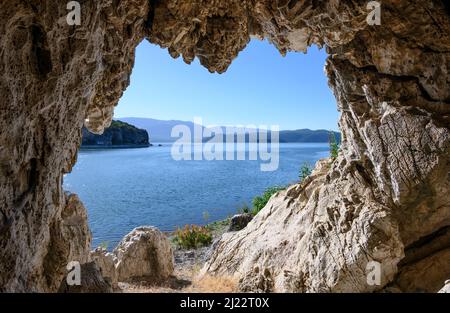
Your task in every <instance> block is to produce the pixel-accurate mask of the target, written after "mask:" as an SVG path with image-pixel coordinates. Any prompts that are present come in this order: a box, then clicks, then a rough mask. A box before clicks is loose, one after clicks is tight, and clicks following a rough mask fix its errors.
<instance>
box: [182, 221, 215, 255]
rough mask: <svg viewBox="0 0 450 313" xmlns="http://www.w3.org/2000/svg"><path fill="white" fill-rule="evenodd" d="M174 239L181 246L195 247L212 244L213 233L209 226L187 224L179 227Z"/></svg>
mask: <svg viewBox="0 0 450 313" xmlns="http://www.w3.org/2000/svg"><path fill="white" fill-rule="evenodd" d="M174 241H175V243H176V244H177V245H178V246H179V247H181V248H184V249H194V248H198V247H203V246H207V245H210V244H211V242H212V235H211V232H210V230H209V229H208V228H207V227H204V226H197V225H186V226H185V227H184V228H181V229H180V228H179V229H177V231H176V232H175V238H174Z"/></svg>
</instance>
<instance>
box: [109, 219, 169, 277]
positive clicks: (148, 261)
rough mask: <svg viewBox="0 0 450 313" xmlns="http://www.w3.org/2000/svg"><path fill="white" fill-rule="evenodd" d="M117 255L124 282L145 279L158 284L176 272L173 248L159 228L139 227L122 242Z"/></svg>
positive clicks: (118, 267)
mask: <svg viewBox="0 0 450 313" xmlns="http://www.w3.org/2000/svg"><path fill="white" fill-rule="evenodd" d="M113 253H114V255H115V257H116V258H117V260H116V261H115V267H116V273H117V279H118V281H120V282H124V281H129V280H132V279H134V278H141V277H146V278H147V279H152V280H153V281H155V282H157V281H160V280H164V279H166V278H168V277H169V276H170V275H172V273H173V269H174V267H173V263H174V260H173V251H172V245H171V243H170V241H169V239H168V238H167V237H166V236H165V235H164V234H163V233H162V232H161V231H159V230H158V229H157V228H155V227H149V226H140V227H137V228H135V229H134V230H133V231H132V232H130V233H129V234H128V235H126V236H125V237H124V238H123V239H122V240H121V241H120V242H119V244H118V245H117V247H116V248H115V249H114V251H113Z"/></svg>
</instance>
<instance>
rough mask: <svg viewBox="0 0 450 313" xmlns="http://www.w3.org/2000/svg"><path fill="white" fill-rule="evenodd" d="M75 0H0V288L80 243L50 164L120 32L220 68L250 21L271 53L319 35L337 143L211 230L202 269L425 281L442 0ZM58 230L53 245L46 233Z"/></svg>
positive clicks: (77, 123)
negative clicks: (325, 160) (376, 273)
mask: <svg viewBox="0 0 450 313" xmlns="http://www.w3.org/2000/svg"><path fill="white" fill-rule="evenodd" d="M80 3H81V5H82V23H81V25H79V26H69V25H68V24H67V22H66V14H67V13H68V11H67V9H66V5H67V3H65V2H58V1H46V2H45V1H38V0H31V1H21V0H5V1H2V2H1V3H0V20H1V21H2V22H1V23H0V56H1V58H0V73H2V74H1V76H0V128H1V132H0V291H56V290H57V289H58V287H59V283H60V282H61V278H62V277H61V275H63V274H62V273H64V268H65V266H66V264H67V263H68V262H69V261H70V260H71V259H72V258H74V257H77V258H83V257H86V258H87V257H88V255H89V252H88V249H86V247H85V241H84V240H85V238H87V237H86V236H88V233H87V232H86V230H85V229H84V226H77V227H76V228H74V229H77V230H74V229H72V228H70V227H69V228H67V227H65V226H63V225H64V223H63V221H64V219H63V218H62V216H63V215H64V213H63V212H64V211H65V210H67V206H66V203H67V199H66V196H65V195H64V192H63V191H62V187H61V186H62V178H63V174H64V173H67V172H70V170H71V168H72V166H73V165H74V163H75V161H76V153H77V149H78V148H79V145H80V143H81V128H82V126H83V124H84V125H85V126H86V127H87V128H88V129H90V130H91V131H94V132H96V133H101V132H102V131H103V130H104V128H105V127H107V126H108V125H109V124H110V122H111V119H112V113H113V109H114V106H115V105H116V103H117V102H118V99H119V98H120V96H121V95H122V93H123V91H124V89H125V88H126V86H127V85H128V84H129V76H130V72H131V68H132V66H133V59H134V49H135V47H136V45H137V44H138V43H139V42H140V41H141V40H143V39H144V38H147V39H148V40H150V41H151V42H153V43H156V44H159V45H160V46H162V47H164V48H167V49H168V52H169V53H170V54H171V55H172V56H173V57H178V56H182V57H183V59H184V60H185V61H186V62H188V63H189V62H191V61H192V60H193V59H194V58H195V57H198V58H199V60H200V62H201V63H202V64H203V65H204V66H205V67H207V68H208V69H209V70H210V71H217V72H224V71H225V70H226V69H227V67H228V66H229V64H230V63H231V62H232V60H233V59H234V58H235V57H236V56H237V55H238V53H239V52H240V51H241V50H242V49H244V48H245V46H246V44H247V43H248V42H249V40H250V38H251V36H253V37H258V38H267V39H269V40H270V41H271V42H272V43H273V44H274V45H275V46H276V47H277V48H278V49H279V50H280V52H281V53H282V54H285V53H287V52H289V51H306V49H307V47H308V46H310V45H312V44H317V45H320V46H324V45H325V46H326V47H327V51H328V53H329V54H330V57H329V59H328V61H327V66H326V73H327V75H328V78H329V84H330V86H331V88H332V89H333V91H334V93H335V96H336V99H337V103H338V108H339V110H340V112H341V117H340V122H339V125H340V128H341V131H342V149H341V153H340V155H339V157H338V158H337V159H336V161H335V162H334V163H333V164H332V165H330V166H325V164H322V163H321V166H322V168H319V169H316V171H315V174H314V175H313V177H311V178H310V179H309V180H307V182H304V183H303V184H302V185H297V186H294V187H292V188H290V189H289V190H288V191H286V192H283V193H280V194H279V195H278V196H276V197H273V198H272V200H271V201H270V202H269V204H268V205H267V206H266V208H264V209H263V210H262V211H261V212H260V214H258V216H257V217H256V218H255V219H254V220H252V221H251V222H250V223H249V225H248V226H247V227H246V228H245V229H243V230H242V231H240V232H236V233H233V234H227V235H225V236H224V237H223V239H222V240H221V241H220V242H219V244H218V247H217V250H216V252H215V253H214V255H213V256H212V259H211V261H210V262H209V263H208V264H207V266H206V267H205V271H208V272H209V273H211V274H214V273H224V272H226V273H228V274H232V275H235V276H237V277H238V278H240V280H241V288H242V289H243V290H249V291H256V290H267V291H330V292H337V291H372V290H380V289H383V288H385V287H386V288H389V286H391V285H392V286H393V285H399V286H400V289H401V288H405V289H406V291H408V290H415V289H417V288H419V289H422V288H424V289H425V290H426V291H437V290H434V288H436V287H435V286H437V282H435V281H434V280H438V279H441V278H440V276H442V275H441V274H442V273H447V271H448V266H450V262H442V261H439V260H438V259H440V257H439V256H441V257H446V256H447V254H446V251H447V250H448V248H449V247H450V243H449V241H448V240H444V239H442V238H446V237H442V236H441V234H442V232H443V230H445V229H446V227H448V226H449V225H450V199H449V195H450V174H449V170H450V160H449V158H450V157H449V156H450V153H449V152H450V145H449V141H450V130H449V128H450V126H449V125H450V88H449V86H450V73H449V68H450V8H449V5H448V1H444V0H436V1H420V0H385V1H382V22H381V25H379V26H376V25H375V26H369V25H368V23H367V22H366V17H367V15H368V10H367V7H366V5H367V1H362V0H361V1H310V0H303V1H294V0H292V1H286V0H230V1H224V2H220V1H212V0H205V1H194V0H186V1H178V0H167V1H146V0H126V1H106V0H104V1H80ZM149 75H151V73H149ZM298 75H302V73H301V72H299V73H298ZM77 225H82V223H78V224H77ZM83 229H84V230H83ZM72 231H73V236H74V237H72V234H71V235H70V237H67V243H68V244H69V246H70V247H69V248H67V247H66V246H63V245H62V244H61V243H60V239H62V238H66V237H65V236H66V235H67V234H69V233H70V232H72ZM80 238H81V239H80ZM83 238H84V239H83ZM429 247H433V248H429ZM435 247H438V248H435ZM83 251H84V253H82V252H83ZM231 252H232V253H231ZM72 254H73V255H72ZM78 254H82V255H78ZM369 260H375V261H378V262H380V263H381V265H382V283H381V285H380V286H370V285H368V284H367V282H366V273H365V266H366V264H367V262H368V261H369ZM405 260H406V261H405ZM430 260H431V261H430ZM444 261H445V260H444ZM430 264H432V265H430ZM437 264H440V265H439V266H440V267H441V269H440V270H436V271H437V273H436V275H434V274H433V275H432V277H428V278H424V279H426V280H428V281H426V282H423V281H421V282H420V284H418V283H417V281H418V278H419V277H422V276H421V275H422V274H421V273H422V272H423V267H424V266H432V267H433V269H435V268H436V266H438V265H437ZM438 272H439V273H438ZM402 273H404V274H402ZM402 277H404V278H402ZM415 281H416V282H415ZM440 284H441V286H442V281H441V282H440ZM439 288H440V287H439Z"/></svg>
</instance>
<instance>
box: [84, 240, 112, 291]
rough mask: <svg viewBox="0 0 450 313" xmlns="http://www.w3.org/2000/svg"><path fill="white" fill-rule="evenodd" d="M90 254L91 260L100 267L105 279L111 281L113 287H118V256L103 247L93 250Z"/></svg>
mask: <svg viewBox="0 0 450 313" xmlns="http://www.w3.org/2000/svg"><path fill="white" fill-rule="evenodd" d="M90 256H91V260H92V261H94V262H95V263H96V264H97V266H98V267H99V268H100V271H101V273H102V276H103V277H104V278H105V280H107V281H109V282H110V283H111V285H112V287H113V288H117V283H118V281H117V272H116V265H115V261H116V259H117V258H116V256H115V255H114V254H112V253H110V252H108V251H107V250H106V249H104V248H101V247H98V248H96V249H95V250H93V251H91V255H90Z"/></svg>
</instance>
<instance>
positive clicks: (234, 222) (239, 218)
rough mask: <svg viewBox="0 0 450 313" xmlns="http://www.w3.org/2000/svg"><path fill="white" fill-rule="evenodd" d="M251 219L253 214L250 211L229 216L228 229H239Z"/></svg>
mask: <svg viewBox="0 0 450 313" xmlns="http://www.w3.org/2000/svg"><path fill="white" fill-rule="evenodd" d="M252 219H253V214H251V213H244V214H236V215H234V216H233V217H232V218H231V221H230V227H229V228H228V231H239V230H241V229H243V228H244V227H245V226H247V224H248V223H250V221H251V220H252Z"/></svg>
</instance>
